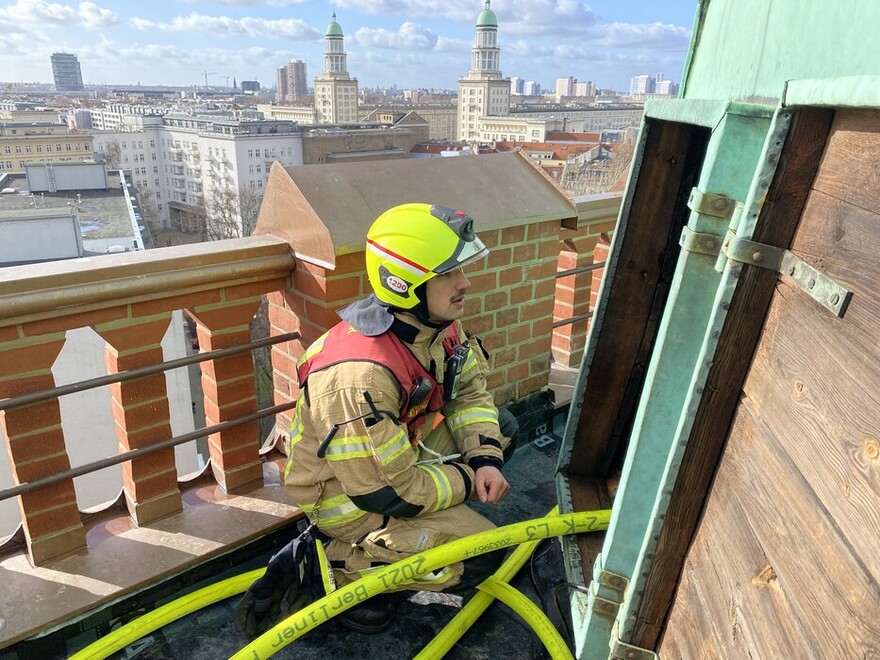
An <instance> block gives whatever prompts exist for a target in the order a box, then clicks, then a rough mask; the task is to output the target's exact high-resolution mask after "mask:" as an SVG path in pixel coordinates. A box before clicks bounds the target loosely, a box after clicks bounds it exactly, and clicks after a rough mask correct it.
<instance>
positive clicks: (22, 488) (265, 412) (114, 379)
mask: <svg viewBox="0 0 880 660" xmlns="http://www.w3.org/2000/svg"><path fill="white" fill-rule="evenodd" d="M299 338H300V334H299V333H298V332H288V333H285V334H283V335H276V336H274V337H266V338H264V339H257V340H254V341H250V342H247V343H245V344H239V345H237V346H230V347H229V348H221V349H218V350H216V351H208V352H205V353H198V354H196V355H187V356H186V357H182V358H177V359H175V360H168V361H167V362H160V363H158V364H151V365H148V366H146V367H138V368H136V369H129V370H127V371H121V372H119V373H117V374H108V375H106V376H99V377H97V378H90V379H88V380H83V381H79V382H76V383H70V384H68V385H62V386H60V387H53V388H51V389H48V390H41V391H39V392H30V393H28V394H23V395H21V396H16V397H10V398H8V399H2V400H0V410H9V409H12V408H18V407H21V406H25V405H29V404H33V403H38V402H40V401H46V400H49V399H54V398H57V397H60V396H64V395H65V394H72V393H74V392H83V391H86V390H90V389H94V388H96V387H101V386H103V385H110V384H113V383H122V382H125V381H129V380H134V379H137V378H143V377H145V376H151V375H153V374H156V373H161V372H164V371H169V370H171V369H177V368H179V367H185V366H189V365H191V364H198V363H199V362H206V361H207V360H217V359H220V358H224V357H229V356H232V355H238V354H240V353H246V352H250V351H252V350H254V349H256V348H263V347H265V346H272V345H274V344H280V343H282V342H285V341H292V340H295V339H299ZM294 407H296V402H295V401H290V402H288V403H282V404H279V405H277V406H273V407H271V408H263V409H261V410H257V411H256V412H254V413H251V414H249V415H244V416H242V417H237V418H235V419H231V420H228V421H225V422H221V423H220V424H214V425H213V426H206V427H203V428H201V429H197V430H195V431H191V432H189V433H185V434H183V435H179V436H174V437H171V438H169V439H167V440H162V441H161V442H157V443H155V444H151V445H149V446H148V447H139V448H138V449H132V450H131V451H127V452H124V453H122V454H117V455H115V456H109V457H107V458H102V459H99V460H97V461H92V462H91V463H86V464H85V465H80V466H78V467H75V468H71V469H69V470H65V471H63V472H58V473H57V474H53V475H51V476H48V477H43V478H40V479H35V480H33V481H29V482H27V483H24V484H19V485H18V486H13V487H11V488H6V489H4V490H0V502H2V501H3V500H8V499H10V498H12V497H16V496H18V495H22V494H23V493H29V492H31V491H34V490H38V489H40V488H45V487H46V486H51V485H52V484H56V483H59V482H62V481H66V480H68V479H73V478H74V477H81V476H83V475H85V474H89V473H90V472H96V471H98V470H103V469H104V468H107V467H111V466H113V465H119V464H120V463H124V462H126V461H130V460H132V459H135V458H140V457H142V456H147V455H149V454H152V453H155V452H157V451H160V450H162V449H168V448H169V447H176V446H177V445H182V444H184V443H186V442H191V441H193V440H198V439H199V438H201V437H204V436H206V435H211V434H213V433H219V432H221V431H225V430H226V429H230V428H233V427H236V426H241V425H242V424H248V423H249V422H254V421H257V420H259V419H263V418H265V417H270V416H272V415H276V414H278V413H280V412H284V411H286V410H290V409H291V408H294Z"/></svg>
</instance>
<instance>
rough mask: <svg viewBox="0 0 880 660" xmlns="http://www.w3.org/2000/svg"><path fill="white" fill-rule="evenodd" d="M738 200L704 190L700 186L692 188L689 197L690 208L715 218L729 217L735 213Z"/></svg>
mask: <svg viewBox="0 0 880 660" xmlns="http://www.w3.org/2000/svg"><path fill="white" fill-rule="evenodd" d="M735 205H736V200H734V199H731V198H730V197H728V196H727V195H721V194H718V193H707V192H703V191H702V190H700V189H699V188H693V189H692V190H691V196H690V197H689V198H688V208H689V209H690V210H691V211H696V212H697V213H700V214H702V215H711V216H712V217H713V218H729V217H730V216H731V215H732V214H733V208H734V206H735Z"/></svg>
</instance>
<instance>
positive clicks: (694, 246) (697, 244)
mask: <svg viewBox="0 0 880 660" xmlns="http://www.w3.org/2000/svg"><path fill="white" fill-rule="evenodd" d="M722 238H723V237H721V236H717V235H715V234H701V233H700V232H697V231H694V230H693V229H691V228H690V227H685V228H684V229H682V230H681V238H679V239H678V243H679V245H681V247H682V249H683V250H687V251H688V252H696V253H697V254H708V255H709V256H712V257H717V256H718V253H719V252H721V241H722Z"/></svg>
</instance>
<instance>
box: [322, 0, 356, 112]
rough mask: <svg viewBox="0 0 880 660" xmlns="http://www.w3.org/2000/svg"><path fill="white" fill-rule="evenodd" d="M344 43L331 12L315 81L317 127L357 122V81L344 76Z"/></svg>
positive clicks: (346, 75) (338, 26)
mask: <svg viewBox="0 0 880 660" xmlns="http://www.w3.org/2000/svg"><path fill="white" fill-rule="evenodd" d="M344 41H345V40H344V35H343V34H342V27H341V26H340V25H339V23H337V22H336V12H335V11H334V12H333V20H331V21H330V25H328V26H327V31H326V32H325V33H324V73H322V74H321V75H320V76H318V77H317V78H315V110H316V112H317V115H318V123H319V124H354V123H356V122H357V120H358V116H357V109H358V81H357V78H352V77H351V76H349V75H348V67H347V65H346V55H345V43H344Z"/></svg>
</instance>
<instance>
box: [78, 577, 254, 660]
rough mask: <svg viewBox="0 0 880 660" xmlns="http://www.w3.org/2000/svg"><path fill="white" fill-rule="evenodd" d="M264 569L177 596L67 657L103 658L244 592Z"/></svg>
mask: <svg viewBox="0 0 880 660" xmlns="http://www.w3.org/2000/svg"><path fill="white" fill-rule="evenodd" d="M265 572H266V569H265V568H258V569H257V570H255V571H248V572H247V573H242V574H241V575H236V576H235V577H231V578H229V579H227V580H222V581H221V582H217V583H216V584H210V585H208V586H207V587H204V588H202V589H199V590H198V591H194V592H192V593H191V594H187V595H186V596H181V597H180V598H178V599H177V600H174V601H172V602H170V603H167V604H165V605H163V606H162V607H157V608H156V609H155V610H153V611H152V612H148V613H146V614H144V615H143V616H141V617H138V618H137V619H135V620H134V621H131V622H129V623H127V624H125V625H124V626H122V627H120V628H117V629H116V630H114V631H113V632H111V633H110V634H109V635H105V636H104V637H102V638H101V639H99V640H97V641H95V642H92V643H91V644H90V645H89V646H87V647H86V648H84V649H83V650H82V651H78V652H77V653H75V654H74V655H72V656H71V657H70V659H69V660H98V659H100V660H103V658H107V657H110V655H112V654H113V653H116V651H119V650H120V649H124V648H125V647H126V646H128V645H129V644H131V643H133V642H136V641H137V640H139V639H140V638H141V637H144V636H146V635H149V634H150V633H151V632H153V631H154V630H158V629H159V628H161V627H162V626H165V625H168V624H169V623H172V622H174V621H177V620H178V619H182V618H183V617H185V616H186V615H187V614H192V613H193V612H197V611H199V610H200V609H202V608H203V607H207V606H208V605H213V604H214V603H218V602H220V601H221V600H225V599H227V598H231V597H232V596H236V595H238V594H241V593H244V592H245V591H247V588H248V587H249V586H251V584H252V583H253V581H254V580H257V579H259V578H260V577H262V575H263V573H265Z"/></svg>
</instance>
